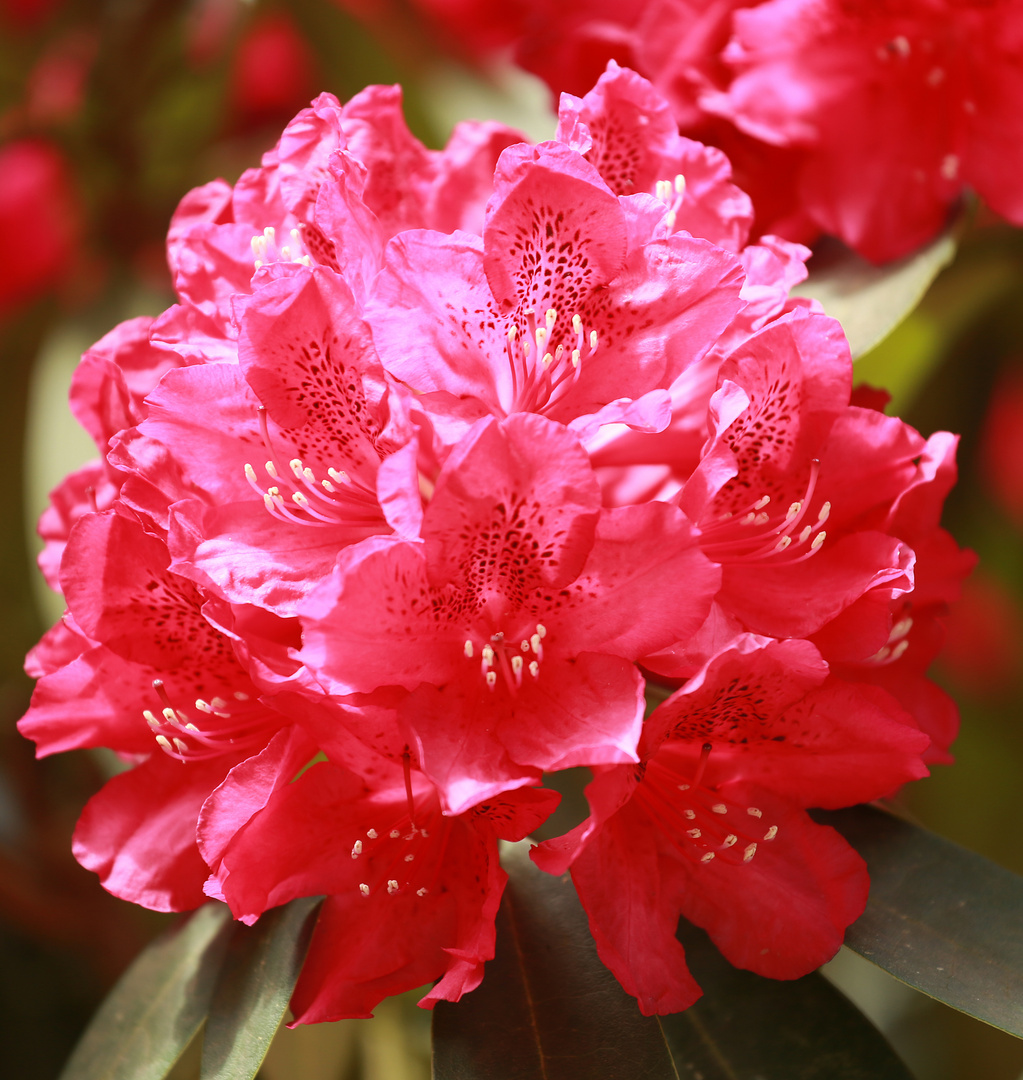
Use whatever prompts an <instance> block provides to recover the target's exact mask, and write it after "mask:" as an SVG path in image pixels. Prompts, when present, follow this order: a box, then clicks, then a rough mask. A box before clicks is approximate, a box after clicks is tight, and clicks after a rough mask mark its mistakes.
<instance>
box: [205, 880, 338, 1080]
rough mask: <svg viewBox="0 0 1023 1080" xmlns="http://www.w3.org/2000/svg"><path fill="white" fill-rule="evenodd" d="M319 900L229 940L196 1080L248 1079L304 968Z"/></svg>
mask: <svg viewBox="0 0 1023 1080" xmlns="http://www.w3.org/2000/svg"><path fill="white" fill-rule="evenodd" d="M320 899H321V898H320V897H306V898H303V899H301V900H293V901H292V902H291V903H290V904H286V905H285V906H284V907H279V908H274V909H273V910H272V911H268V912H266V913H265V914H264V915H262V916H260V919H259V922H257V923H256V925H255V926H253V927H248V926H239V927H237V929H236V930H235V932H234V936H233V937H232V938H231V943H230V945H229V946H228V950H227V957H226V958H225V960H224V965H223V969H222V971H221V974H220V978H219V979H218V980H217V987H216V991H215V992H214V994H213V1003H212V1004H211V1006H210V1014H209V1017H208V1018H207V1020H206V1031H205V1033H204V1035H203V1047H202V1071H201V1073H200V1080H251V1078H252V1077H254V1076H255V1075H256V1073H257V1072H258V1071H259V1066H260V1065H261V1064H262V1063H263V1058H264V1057H266V1052H267V1050H268V1049H269V1048H270V1042H271V1040H272V1039H273V1037H274V1032H276V1031H277V1027H278V1025H279V1024H280V1022H281V1019H282V1017H283V1016H284V1012H285V1010H286V1009H287V1007H288V1001H289V1000H290V999H291V992H292V990H293V989H294V987H295V983H296V982H297V981H298V974H299V972H300V971H301V970H302V962H303V960H305V954H306V949H307V948H308V947H309V938H310V937H311V936H312V930H313V925H314V923H315V921H316V920H315V918H314V917H313V916H314V912H315V910H316V909H317V908H318V907H319V904H320Z"/></svg>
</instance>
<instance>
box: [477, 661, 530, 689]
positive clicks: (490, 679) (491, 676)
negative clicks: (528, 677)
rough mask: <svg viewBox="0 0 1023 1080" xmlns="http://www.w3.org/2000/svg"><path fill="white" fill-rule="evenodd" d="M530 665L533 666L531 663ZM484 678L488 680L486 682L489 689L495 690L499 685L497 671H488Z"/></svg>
mask: <svg viewBox="0 0 1023 1080" xmlns="http://www.w3.org/2000/svg"><path fill="white" fill-rule="evenodd" d="M530 667H532V665H530ZM484 679H485V680H486V684H487V687H488V689H490V690H493V689H494V687H495V686H497V672H496V671H488V672H487V673H486V675H485V676H484Z"/></svg>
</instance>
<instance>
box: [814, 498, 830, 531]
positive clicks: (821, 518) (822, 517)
mask: <svg viewBox="0 0 1023 1080" xmlns="http://www.w3.org/2000/svg"><path fill="white" fill-rule="evenodd" d="M830 516H831V503H830V502H826V503H825V504H824V505H823V506H822V507H821V508H820V513H818V515H817V520H818V522H820V524H821V525H823V524H824V522H825V521H827V520H828V518H829V517H830Z"/></svg>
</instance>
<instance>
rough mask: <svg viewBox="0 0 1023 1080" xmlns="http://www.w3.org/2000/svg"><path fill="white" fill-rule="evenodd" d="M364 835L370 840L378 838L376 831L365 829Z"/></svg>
mask: <svg viewBox="0 0 1023 1080" xmlns="http://www.w3.org/2000/svg"><path fill="white" fill-rule="evenodd" d="M366 835H367V836H368V837H369V838H370V840H375V839H376V838H377V836H379V833H378V832H377V831H376V829H367V830H366Z"/></svg>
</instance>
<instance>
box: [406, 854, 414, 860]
mask: <svg viewBox="0 0 1023 1080" xmlns="http://www.w3.org/2000/svg"><path fill="white" fill-rule="evenodd" d="M414 858H415V855H411V854H410V855H406V856H405V862H412V860H413V859H414Z"/></svg>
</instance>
